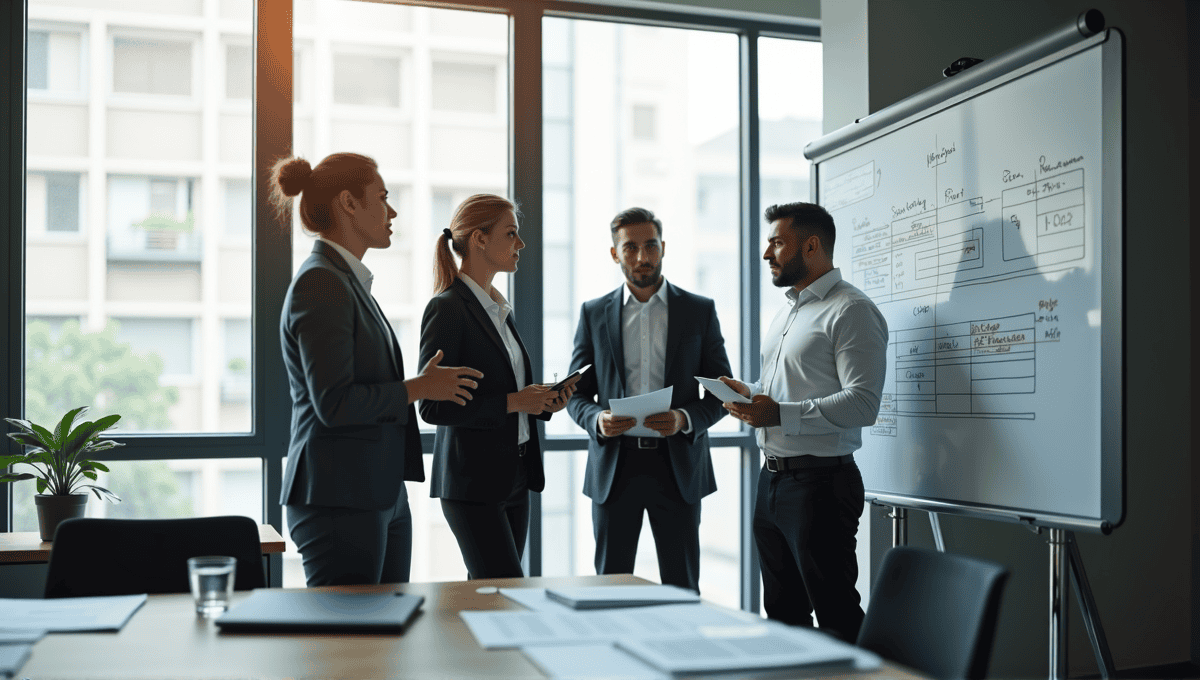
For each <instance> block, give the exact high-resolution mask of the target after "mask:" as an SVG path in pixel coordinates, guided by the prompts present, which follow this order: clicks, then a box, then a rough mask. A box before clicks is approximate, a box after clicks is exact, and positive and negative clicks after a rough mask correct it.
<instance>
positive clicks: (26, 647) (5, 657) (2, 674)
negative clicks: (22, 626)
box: [0, 644, 33, 678]
mask: <svg viewBox="0 0 1200 680" xmlns="http://www.w3.org/2000/svg"><path fill="white" fill-rule="evenodd" d="M32 651H33V645H31V644H22V645H0V678H10V677H12V676H14V675H16V674H17V671H19V670H21V667H22V666H24V665H25V662H26V661H28V660H29V654H30V653H31V652H32Z"/></svg>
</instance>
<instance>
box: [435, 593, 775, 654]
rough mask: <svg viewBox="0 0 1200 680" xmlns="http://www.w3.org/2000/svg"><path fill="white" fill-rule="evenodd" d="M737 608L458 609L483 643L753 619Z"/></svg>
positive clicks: (537, 641)
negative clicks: (514, 610)
mask: <svg viewBox="0 0 1200 680" xmlns="http://www.w3.org/2000/svg"><path fill="white" fill-rule="evenodd" d="M740 614H741V612H735V611H734V610H731V609H725V608H724V607H718V606H716V605H710V604H707V603H701V604H670V605H660V606H655V607H638V608H635V609H601V610H593V611H574V610H570V611H561V612H559V611H542V612H486V611H461V612H459V613H458V615H459V616H461V617H462V619H463V621H464V622H466V624H467V628H469V629H470V630H471V634H472V635H474V636H475V640H476V641H478V642H479V646H480V647H483V648H484V649H512V648H515V647H524V646H526V645H546V644H551V645H558V644H571V643H601V642H611V641H613V640H616V639H618V638H621V637H630V636H632V637H649V636H658V635H671V634H675V635H678V634H681V633H690V632H695V631H698V630H699V629H700V628H701V627H702V626H718V627H728V626H745V625H753V624H752V623H748V622H747V619H746V618H745V617H743V616H741V615H740ZM756 620H760V619H756Z"/></svg>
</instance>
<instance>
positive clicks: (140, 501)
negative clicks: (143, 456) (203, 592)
mask: <svg viewBox="0 0 1200 680" xmlns="http://www.w3.org/2000/svg"><path fill="white" fill-rule="evenodd" d="M106 465H107V466H108V468H109V470H110V471H109V472H100V473H98V477H99V478H98V479H97V480H96V481H95V482H93V483H94V484H96V485H97V486H100V487H103V488H105V489H108V490H109V491H112V492H113V493H115V494H116V495H117V496H119V497H120V498H121V502H120V503H109V502H107V501H102V500H100V499H98V498H96V496H95V494H91V496H90V498H88V502H87V513H86V516H87V517H113V518H125V519H169V518H175V517H208V516H213V515H243V516H246V517H249V518H251V519H253V520H254V521H255V522H260V523H261V522H262V521H263V518H262V508H263V504H262V460H261V459H258V458H223V459H192V460H139V461H111V462H109V463H106ZM21 471H28V470H24V468H23V466H16V467H15V468H14V472H21ZM35 493H36V488H35V485H34V482H33V480H27V481H23V482H17V483H15V484H14V485H13V531H37V530H38V523H37V509H36V508H35V507H34V503H33V496H34V494H35Z"/></svg>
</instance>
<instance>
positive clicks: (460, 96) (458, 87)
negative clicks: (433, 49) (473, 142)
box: [432, 61, 496, 114]
mask: <svg viewBox="0 0 1200 680" xmlns="http://www.w3.org/2000/svg"><path fill="white" fill-rule="evenodd" d="M432 80H433V110H434V111H458V112H463V113H490V114H494V113H496V67H495V66H491V65H487V64H464V63H455V62H452V61H435V62H433V78H432Z"/></svg>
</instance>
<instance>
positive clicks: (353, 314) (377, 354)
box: [279, 241, 425, 510]
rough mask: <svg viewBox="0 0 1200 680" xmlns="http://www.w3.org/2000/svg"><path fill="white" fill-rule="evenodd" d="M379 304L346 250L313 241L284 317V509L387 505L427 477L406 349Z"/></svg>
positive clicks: (377, 507)
mask: <svg viewBox="0 0 1200 680" xmlns="http://www.w3.org/2000/svg"><path fill="white" fill-rule="evenodd" d="M378 309H379V308H378V305H376V304H375V300H374V299H373V298H372V297H371V295H370V294H369V293H367V291H366V290H365V289H363V287H362V285H361V284H360V283H359V282H358V279H357V278H356V277H355V276H354V272H352V271H351V270H350V266H349V265H347V264H346V261H345V260H344V259H342V256H341V255H339V254H338V252H337V251H336V250H334V249H333V248H332V247H330V246H329V245H328V244H326V243H324V242H322V241H317V242H316V244H314V245H313V250H312V254H311V255H309V256H308V259H307V260H305V261H304V264H302V265H300V270H299V271H298V272H297V273H296V277H295V278H294V279H292V284H291V285H290V286H289V287H288V292H287V297H286V298H285V299H284V302H283V313H282V314H281V316H280V319H279V334H280V340H281V344H282V345H283V363H284V366H285V367H286V368H287V372H288V382H289V384H290V386H291V395H292V436H291V445H290V446H289V447H288V457H287V464H286V466H285V467H284V473H283V491H282V493H281V494H280V498H279V502H280V503H282V504H284V505H287V504H301V505H320V506H333V507H345V508H357V509H362V510H381V509H383V508H387V507H391V506H392V505H393V504H394V503H395V502H396V498H397V496H398V495H399V493H400V485H401V484H403V483H404V480H410V481H418V482H419V481H424V480H425V472H424V467H423V465H422V460H421V437H420V433H419V431H418V425H417V414H416V409H415V408H414V407H413V406H412V405H410V404H409V403H408V390H407V389H406V388H405V386H404V383H403V380H404V364H403V361H402V359H401V356H400V347H399V345H397V344H396V342H395V341H393V340H392V338H391V336H390V335H389V331H388V330H387V329H385V328H384V327H383V325H382V323H381V321H380V320H379V319H380V318H382V316H383V313H382V311H378V315H377V314H376V313H375V311H373V310H378Z"/></svg>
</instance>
